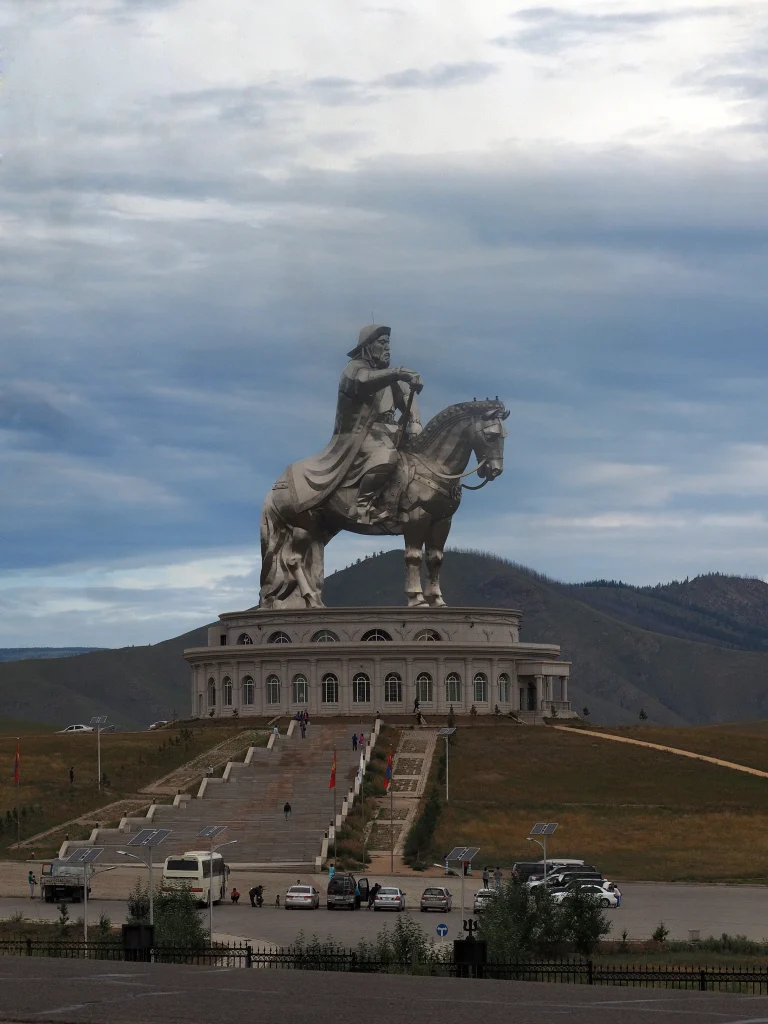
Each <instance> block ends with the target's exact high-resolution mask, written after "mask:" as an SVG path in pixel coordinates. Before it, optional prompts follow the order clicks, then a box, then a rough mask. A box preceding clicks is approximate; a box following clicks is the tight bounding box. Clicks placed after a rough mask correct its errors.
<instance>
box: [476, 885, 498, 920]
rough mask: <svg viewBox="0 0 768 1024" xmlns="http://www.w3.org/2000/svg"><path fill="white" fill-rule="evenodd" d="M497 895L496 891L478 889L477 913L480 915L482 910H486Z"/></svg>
mask: <svg viewBox="0 0 768 1024" xmlns="http://www.w3.org/2000/svg"><path fill="white" fill-rule="evenodd" d="M495 895H496V890H495V889H478V890H477V892H476V893H475V913H476V914H478V913H480V911H481V910H485V908H486V907H487V906H488V904H489V903H490V901H491V900H492V899H493V898H494V896H495Z"/></svg>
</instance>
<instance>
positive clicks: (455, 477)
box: [408, 452, 490, 491]
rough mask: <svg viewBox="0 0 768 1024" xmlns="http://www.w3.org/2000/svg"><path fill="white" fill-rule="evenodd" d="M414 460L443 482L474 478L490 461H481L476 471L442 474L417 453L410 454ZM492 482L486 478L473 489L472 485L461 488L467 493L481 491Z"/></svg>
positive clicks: (475, 468)
mask: <svg viewBox="0 0 768 1024" xmlns="http://www.w3.org/2000/svg"><path fill="white" fill-rule="evenodd" d="M408 454H409V455H411V457H412V458H414V459H416V460H418V461H419V462H420V463H421V464H422V466H424V468H425V469H428V470H429V471H430V472H431V473H433V474H434V475H435V476H438V477H440V479H441V480H463V479H464V477H465V476H472V474H473V473H477V471H478V470H479V469H482V468H483V466H484V465H485V464H486V462H487V461H488V459H481V460H480V462H478V464H477V465H476V466H475V467H474V469H468V470H467V471H466V473H441V472H440V470H439V469H435V468H434V466H428V465H427V463H426V462H425V461H424V460H423V459H422V458H421V456H419V455H417V454H416V453H415V452H409V453H408ZM487 483H490V481H489V480H488V479H487V478H486V479H485V480H483V482H482V483H481V484H478V485H477V486H476V487H473V486H472V485H471V484H462V485H461V486H462V487H463V488H464V490H465V491H479V490H480V489H481V488H482V487H485V485H486V484H487Z"/></svg>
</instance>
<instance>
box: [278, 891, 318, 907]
mask: <svg viewBox="0 0 768 1024" xmlns="http://www.w3.org/2000/svg"><path fill="white" fill-rule="evenodd" d="M284 906H285V909H286V910H317V908H318V907H319V906H320V890H319V889H316V888H315V887H314V885H292V886H291V887H290V889H289V890H288V892H287V893H286V894H285V902H284Z"/></svg>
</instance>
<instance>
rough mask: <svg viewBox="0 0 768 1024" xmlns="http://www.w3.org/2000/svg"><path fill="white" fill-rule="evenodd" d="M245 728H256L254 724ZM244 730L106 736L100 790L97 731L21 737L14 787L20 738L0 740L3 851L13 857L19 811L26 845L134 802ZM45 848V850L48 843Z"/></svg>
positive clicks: (223, 728) (179, 730)
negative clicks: (72, 822) (17, 779)
mask: <svg viewBox="0 0 768 1024" xmlns="http://www.w3.org/2000/svg"><path fill="white" fill-rule="evenodd" d="M248 725H249V727H251V723H249V724H248ZM244 728H245V727H244V726H240V728H239V729H236V728H233V725H231V724H230V725H224V726H220V727H215V726H214V727H211V726H207V725H206V726H201V727H198V728H189V726H184V725H181V726H178V727H176V728H169V729H163V730H158V731H156V732H115V733H109V732H104V733H102V735H101V767H102V772H103V773H104V774H106V775H107V777H108V780H109V785H108V786H106V787H104V788H102V790H101V792H99V791H98V788H97V785H96V782H97V750H96V733H95V732H94V733H85V734H80V735H77V734H74V735H72V734H70V735H61V734H57V733H50V732H47V733H41V732H33V733H22V734H20V735H19V745H20V748H21V759H20V765H21V771H20V784H19V786H18V787H17V786H16V785H14V782H13V765H14V756H15V752H16V736H15V735H13V734H10V733H4V734H0V764H1V765H3V770H2V773H1V774H0V823H1V824H0V827H1V828H2V831H1V832H0V849H4V850H5V851H6V852H9V848H10V847H11V845H12V844H14V843H15V841H16V825H15V823H14V821H13V820H12V817H11V815H12V814H13V809H14V808H16V807H18V808H19V809H20V811H21V839H22V841H23V840H24V839H25V837H29V836H31V835H35V834H37V833H39V832H43V831H45V830H47V829H50V828H53V827H54V826H56V825H58V824H61V823H62V822H65V821H69V820H70V819H72V818H76V817H78V816H80V815H83V814H86V813H88V812H90V811H93V810H96V809H97V808H100V807H104V806H105V805H108V804H110V803H112V802H114V801H118V800H121V799H124V798H127V797H131V796H135V795H136V794H137V793H138V792H139V790H140V789H142V788H143V787H144V786H147V785H148V784H149V783H151V782H153V781H154V780H156V779H159V778H161V777H162V776H164V775H166V774H168V772H170V771H173V769H175V768H177V767H179V766H180V765H183V764H185V763H186V762H187V761H191V760H192V759H194V758H195V757H198V756H199V755H201V754H203V753H204V752H205V751H206V750H208V749H210V748H211V747H213V746H215V745H216V744H218V743H221V742H222V741H223V740H225V739H228V738H230V737H231V736H232V734H233V732H236V731H241V730H243V729H244ZM244 742H245V741H244ZM70 767H73V768H74V770H75V781H74V785H70V782H69V769H70ZM149 802H150V800H149V798H147V803H149ZM102 824H104V825H106V824H108V822H107V821H104V822H102ZM85 831H86V832H87V831H89V829H86V830H85ZM76 832H78V829H74V830H73V831H72V838H75V837H76ZM59 838H63V837H59ZM56 845H58V843H57V844H56ZM41 849H43V850H45V849H46V847H45V844H44V845H43V847H42V848H41Z"/></svg>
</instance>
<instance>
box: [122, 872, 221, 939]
mask: <svg viewBox="0 0 768 1024" xmlns="http://www.w3.org/2000/svg"><path fill="white" fill-rule="evenodd" d="M153 902H154V918H155V941H156V942H159V943H163V944H165V945H168V946H176V947H178V948H180V949H201V948H202V947H203V946H205V945H206V944H207V942H208V932H207V929H206V928H205V926H204V925H203V922H202V920H201V916H200V912H199V910H198V907H197V899H196V897H195V896H193V895H192V893H191V892H190V890H189V888H188V887H186V886H185V887H183V888H179V889H171V890H168V891H166V892H159V893H157V894H156V895H155V897H154V901H153ZM128 923H129V924H148V923H149V893H148V892H147V890H146V889H145V888H144V887H143V886H142V885H141V883H139V882H137V883H136V885H135V886H134V887H133V889H131V892H130V894H129V896H128Z"/></svg>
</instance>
